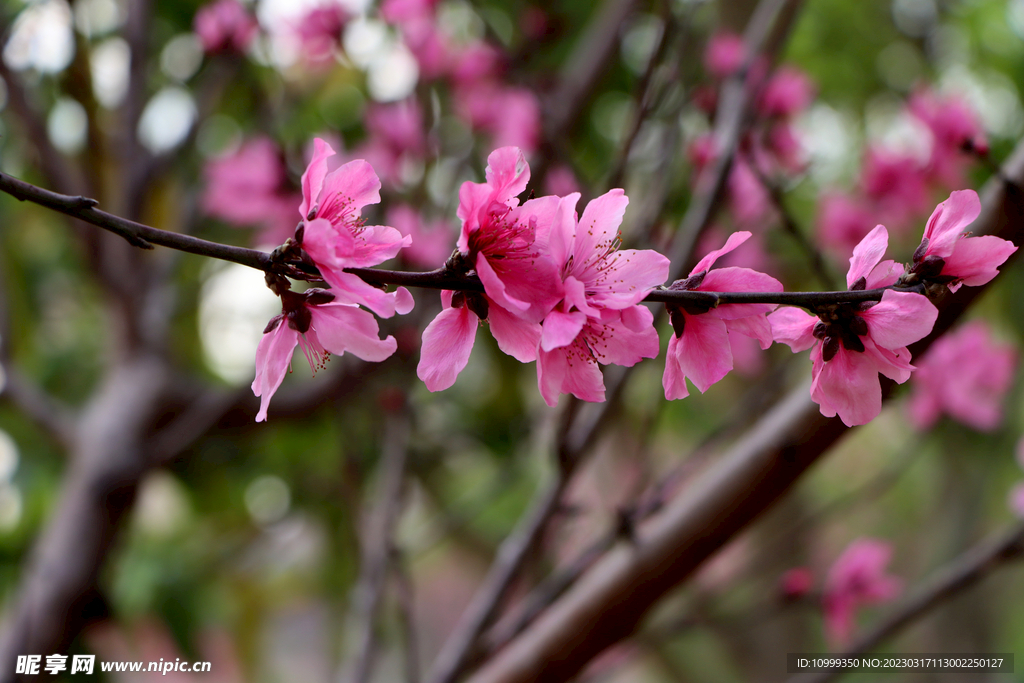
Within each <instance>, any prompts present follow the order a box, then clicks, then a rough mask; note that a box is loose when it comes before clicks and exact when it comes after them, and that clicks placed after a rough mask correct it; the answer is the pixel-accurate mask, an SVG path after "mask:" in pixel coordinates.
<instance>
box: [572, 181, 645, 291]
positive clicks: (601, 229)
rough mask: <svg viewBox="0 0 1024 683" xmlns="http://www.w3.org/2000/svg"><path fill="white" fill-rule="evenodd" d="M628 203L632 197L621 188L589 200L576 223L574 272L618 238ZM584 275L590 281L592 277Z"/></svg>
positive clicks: (576, 272)
mask: <svg viewBox="0 0 1024 683" xmlns="http://www.w3.org/2000/svg"><path fill="white" fill-rule="evenodd" d="M627 204H629V197H627V196H626V194H625V193H624V192H623V191H622V190H620V189H615V190H611V191H609V192H606V193H604V194H603V195H601V196H600V197H597V198H596V199H592V200H591V201H590V203H588V204H587V208H585V209H584V210H583V215H582V216H581V217H580V222H579V225H578V226H577V227H576V244H575V247H574V248H573V260H574V262H575V263H574V264H573V266H574V267H573V271H574V273H573V274H575V275H578V273H579V272H580V271H578V270H577V269H580V270H582V269H583V268H584V267H585V266H586V264H587V262H588V260H590V259H593V256H594V254H595V253H598V252H602V253H603V252H605V251H607V250H608V249H609V248H610V247H611V246H612V245H613V244H614V243H615V242H616V241H617V239H618V235H619V226H620V225H622V217H623V216H624V215H625V213H626V205H627ZM581 279H583V280H584V281H586V280H587V279H588V278H584V277H581ZM662 282H664V279H662ZM658 284H661V283H660V282H659V283H658ZM633 303H636V302H633Z"/></svg>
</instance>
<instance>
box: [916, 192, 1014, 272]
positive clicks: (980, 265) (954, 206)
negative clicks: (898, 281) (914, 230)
mask: <svg viewBox="0 0 1024 683" xmlns="http://www.w3.org/2000/svg"><path fill="white" fill-rule="evenodd" d="M979 214H981V201H980V200H979V199H978V193H977V192H975V191H974V190H958V191H956V192H953V193H952V194H950V195H949V199H947V200H946V201H944V202H942V203H941V204H939V205H938V206H937V207H935V211H934V212H933V213H932V215H931V217H930V218H929V219H928V224H927V225H926V226H925V229H924V238H923V239H922V240H921V245H920V246H919V247H918V248H917V251H915V252H914V262H913V264H912V266H911V269H910V272H911V273H913V274H916V275H918V276H919V277H922V278H933V279H934V278H941V280H940V281H944V282H947V283H948V284H949V289H950V290H951V291H953V292H955V291H956V290H957V289H959V288H960V286H961V285H967V286H968V287H977V286H979V285H983V284H985V283H987V282H990V281H991V280H992V279H993V278H994V277H995V276H996V275H998V274H999V266H1001V265H1002V264H1003V263H1004V262H1005V261H1006V259H1008V258H1010V255H1011V254H1013V252H1015V251H1017V247H1015V246H1014V245H1013V243H1012V242H1009V241H1008V240H1004V239H1002V238H999V237H995V236H993V235H982V236H979V237H971V236H970V235H969V233H968V231H967V228H969V227H970V225H971V223H973V222H974V220H975V219H976V218H977V217H978V215H979Z"/></svg>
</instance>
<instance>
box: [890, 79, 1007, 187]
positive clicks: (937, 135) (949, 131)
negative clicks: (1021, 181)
mask: <svg viewBox="0 0 1024 683" xmlns="http://www.w3.org/2000/svg"><path fill="white" fill-rule="evenodd" d="M907 108H908V109H909V110H910V113H911V114H913V115H914V116H915V117H917V119H918V120H920V121H921V122H922V123H924V124H925V125H926V126H928V129H929V130H930V131H931V133H932V148H931V156H930V159H929V162H928V171H929V174H930V175H932V176H933V177H934V178H935V179H936V180H937V181H938V182H939V183H941V184H942V185H944V186H946V187H962V186H963V185H964V166H965V165H966V163H967V162H968V160H969V158H968V157H967V155H966V154H964V151H965V149H967V148H968V147H973V148H975V149H987V147H988V143H987V141H986V140H985V132H984V130H983V129H982V127H981V124H980V122H979V121H978V117H977V115H976V114H975V113H974V111H973V110H972V109H971V107H970V106H969V105H968V104H967V102H966V101H964V100H962V99H960V98H958V97H945V98H943V97H940V96H939V95H937V94H936V93H934V92H932V91H930V90H925V89H922V90H918V91H917V92H915V93H914V94H913V95H912V96H911V97H910V101H909V102H908V104H907Z"/></svg>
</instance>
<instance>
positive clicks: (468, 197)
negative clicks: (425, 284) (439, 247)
mask: <svg viewBox="0 0 1024 683" xmlns="http://www.w3.org/2000/svg"><path fill="white" fill-rule="evenodd" d="M492 195H493V192H492V191H491V188H490V187H489V186H487V185H484V184H482V183H470V182H466V183H462V187H461V188H459V208H458V209H457V210H456V212H455V213H456V215H457V216H458V217H459V219H460V220H461V221H462V230H461V231H460V233H459V241H458V243H457V245H456V246H457V247H458V249H459V251H460V252H462V253H463V254H468V253H469V236H470V234H471V233H473V232H474V231H475V230H479V229H480V217H481V215H485V214H486V211H487V209H488V208H489V207H490V205H491V204H492V203H493V199H492Z"/></svg>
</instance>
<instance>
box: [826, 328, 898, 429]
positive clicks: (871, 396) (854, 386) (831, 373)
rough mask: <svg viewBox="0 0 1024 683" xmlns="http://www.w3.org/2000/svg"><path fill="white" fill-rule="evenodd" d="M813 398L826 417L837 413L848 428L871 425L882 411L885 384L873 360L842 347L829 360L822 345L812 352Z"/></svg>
mask: <svg viewBox="0 0 1024 683" xmlns="http://www.w3.org/2000/svg"><path fill="white" fill-rule="evenodd" d="M811 361H812V363H813V366H812V370H811V374H812V377H813V379H812V381H811V400H812V401H814V402H815V403H817V404H818V405H819V406H820V408H821V414H822V415H824V416H825V417H835V416H836V415H837V414H838V415H839V417H840V419H842V421H843V424H845V425H846V426H847V427H855V426H857V425H862V424H867V423H868V422H871V420H873V419H875V418H876V417H877V416H878V414H879V413H880V412H882V387H881V385H880V384H879V382H878V371H877V369H876V368H875V363H874V362H873V359H870V358H868V357H867V356H866V355H865V354H864V353H857V352H856V351H849V350H847V349H846V348H845V347H842V346H840V347H839V351H838V352H837V353H836V355H835V356H834V357H833V358H832V360H830V361H828V362H827V363H826V362H825V361H823V360H822V358H821V346H817V347H815V349H814V351H812V352H811Z"/></svg>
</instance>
